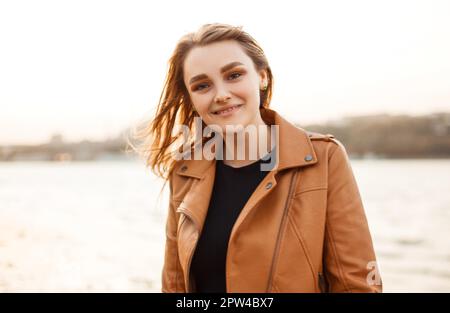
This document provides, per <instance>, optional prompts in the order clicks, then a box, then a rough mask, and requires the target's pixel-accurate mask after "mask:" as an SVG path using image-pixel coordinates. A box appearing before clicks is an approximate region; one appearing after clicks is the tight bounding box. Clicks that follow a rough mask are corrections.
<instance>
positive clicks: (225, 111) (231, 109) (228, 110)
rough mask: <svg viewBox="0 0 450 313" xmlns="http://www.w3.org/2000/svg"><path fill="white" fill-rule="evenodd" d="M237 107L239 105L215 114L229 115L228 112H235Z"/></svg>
mask: <svg viewBox="0 0 450 313" xmlns="http://www.w3.org/2000/svg"><path fill="white" fill-rule="evenodd" d="M237 107H238V105H237V106H234V107H231V108H229V109H226V110H223V111H218V112H215V114H222V113H227V112H230V111H233V110H234V109H236V108H237Z"/></svg>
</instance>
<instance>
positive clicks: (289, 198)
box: [266, 170, 298, 293]
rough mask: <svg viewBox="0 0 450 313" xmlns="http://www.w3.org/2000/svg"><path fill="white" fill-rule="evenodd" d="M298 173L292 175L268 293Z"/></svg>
mask: <svg viewBox="0 0 450 313" xmlns="http://www.w3.org/2000/svg"><path fill="white" fill-rule="evenodd" d="M297 173H298V170H297V171H295V172H294V174H293V175H292V178H291V182H290V185H289V192H288V196H287V198H286V204H285V206H284V211H283V217H282V218H281V224H280V229H279V230H278V236H277V242H276V244H275V250H274V252H273V257H272V264H271V266H270V273H269V282H268V283H267V289H266V293H269V292H270V286H271V285H272V281H273V271H274V269H275V261H276V258H277V256H278V250H279V249H280V240H281V235H282V231H283V229H284V224H285V223H286V217H287V212H288V208H289V204H290V203H291V196H292V192H293V190H294V185H295V182H296V181H297Z"/></svg>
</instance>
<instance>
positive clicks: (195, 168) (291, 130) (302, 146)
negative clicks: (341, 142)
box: [176, 108, 317, 179]
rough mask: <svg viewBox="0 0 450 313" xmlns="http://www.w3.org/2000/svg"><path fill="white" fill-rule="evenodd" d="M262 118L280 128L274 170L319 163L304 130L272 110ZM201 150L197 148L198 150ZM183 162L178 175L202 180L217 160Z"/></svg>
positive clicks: (263, 110) (267, 111) (265, 112)
mask: <svg viewBox="0 0 450 313" xmlns="http://www.w3.org/2000/svg"><path fill="white" fill-rule="evenodd" d="M261 117H262V119H263V120H264V122H266V123H267V125H278V126H279V136H278V141H277V143H278V144H277V145H276V147H277V149H276V153H277V154H276V160H277V161H278V162H277V163H278V164H277V165H276V166H275V168H274V171H275V172H279V171H282V170H284V169H288V168H292V167H299V166H307V165H312V164H315V163H317V156H316V153H315V151H314V148H313V145H312V143H311V140H310V138H309V136H308V133H307V132H306V131H305V130H304V129H302V128H300V127H297V126H295V125H293V124H291V123H290V122H288V121H287V120H285V119H284V118H283V117H282V116H281V115H279V114H278V113H277V112H276V111H274V110H271V109H266V108H263V109H261ZM199 148H200V147H197V149H199ZM191 155H192V154H191ZM181 162H182V164H181V165H180V167H178V170H177V171H176V173H177V174H178V175H182V176H188V177H195V178H199V179H202V178H203V177H204V175H205V174H206V173H207V172H208V171H207V169H208V168H209V167H210V166H212V165H214V164H215V162H216V160H215V159H213V160H207V159H205V158H202V159H201V160H182V161H181Z"/></svg>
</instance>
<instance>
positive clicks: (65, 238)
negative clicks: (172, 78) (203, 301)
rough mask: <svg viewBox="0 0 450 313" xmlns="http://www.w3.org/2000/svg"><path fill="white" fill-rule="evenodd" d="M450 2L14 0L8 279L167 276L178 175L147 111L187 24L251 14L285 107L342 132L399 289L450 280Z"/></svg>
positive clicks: (97, 286) (2, 218) (0, 108)
mask: <svg viewBox="0 0 450 313" xmlns="http://www.w3.org/2000/svg"><path fill="white" fill-rule="evenodd" d="M449 14H450V2H448V1H437V0H423V1H412V0H410V1H399V0H390V1H376V2H375V1H361V0H360V1H320V0H319V1H298V0H297V1H261V0H260V1H235V0H229V1H222V2H211V1H197V0H191V1H170V0H168V1H164V2H158V3H157V4H156V2H150V1H98V0H90V1H76V2H73V1H39V2H37V1H0V292H24V291H42V292H50V291H133V292H135V291H136V292H139V291H141V292H159V291H160V287H161V282H160V279H161V269H162V263H163V253H164V240H165V233H164V231H165V217H166V213H167V212H166V210H167V204H168V191H167V189H166V190H165V191H164V192H163V193H162V194H161V196H160V197H159V191H160V188H161V186H162V180H160V179H158V178H156V177H155V176H154V175H153V174H152V173H151V172H150V171H149V170H148V169H146V168H145V164H144V161H143V160H142V159H139V158H138V157H137V156H136V155H133V154H127V153H124V150H125V138H126V135H127V134H128V133H129V129H130V128H131V127H133V125H136V124H137V123H138V122H140V121H142V120H143V119H145V118H149V117H151V116H152V113H153V112H154V110H155V108H156V104H157V101H158V100H159V96H160V93H161V91H162V87H163V82H164V78H165V75H166V71H167V64H168V63H167V62H168V59H169V57H170V55H171V53H172V50H173V48H174V47H175V44H176V42H177V40H178V39H179V38H180V37H181V36H182V35H184V34H185V33H187V32H190V31H195V30H196V29H197V28H198V27H199V26H201V25H202V24H204V23H211V22H222V23H229V24H233V25H240V26H244V30H246V31H247V32H249V33H250V34H251V35H252V36H253V37H255V38H256V39H257V41H258V42H259V43H260V44H261V46H262V47H263V49H264V50H265V52H266V54H267V57H268V59H269V62H270V65H271V68H272V71H273V73H274V77H275V80H274V82H275V84H274V96H273V100H272V104H271V106H272V108H274V109H275V110H277V111H278V112H280V114H281V115H282V116H284V117H285V118H287V119H288V120H290V121H291V122H293V123H295V124H297V125H298V126H300V127H302V128H306V129H308V130H312V131H318V132H324V133H331V134H333V135H335V137H337V138H338V139H339V140H341V141H342V142H343V143H344V145H345V146H346V148H347V151H348V153H349V155H350V157H351V163H352V166H353V170H354V172H355V176H356V179H357V181H358V184H359V187H360V191H361V194H362V197H363V201H364V205H365V209H366V214H367V217H368V221H369V226H370V230H371V232H372V236H373V240H374V245H375V249H376V253H377V257H378V264H379V268H380V271H381V275H382V279H383V283H384V291H385V292H449V291H450V243H449V239H448V238H450V228H449V226H448V225H449V221H450V195H449V189H448V186H449V185H450V175H449V174H450V58H449V57H448V56H449V55H450V41H449V40H448V38H450V19H449V18H448V16H449Z"/></svg>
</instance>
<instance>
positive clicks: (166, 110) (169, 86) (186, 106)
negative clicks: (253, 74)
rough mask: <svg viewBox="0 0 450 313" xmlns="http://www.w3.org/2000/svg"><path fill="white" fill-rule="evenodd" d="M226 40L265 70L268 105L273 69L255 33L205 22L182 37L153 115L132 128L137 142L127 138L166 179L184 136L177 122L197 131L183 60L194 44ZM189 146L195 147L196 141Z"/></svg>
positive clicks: (264, 100) (262, 96)
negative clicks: (173, 149) (173, 150)
mask: <svg viewBox="0 0 450 313" xmlns="http://www.w3.org/2000/svg"><path fill="white" fill-rule="evenodd" d="M224 40H235V41H236V42H238V43H239V44H240V46H241V47H242V48H243V50H244V52H245V53H246V54H247V55H248V56H249V57H250V58H251V59H252V60H253V63H254V65H255V68H256V70H257V71H260V70H262V69H264V70H266V72H267V88H266V89H265V90H261V91H260V99H261V100H260V108H268V107H269V104H270V100H271V98H272V87H273V77H272V72H271V69H270V67H269V64H268V61H267V58H266V56H265V54H264V52H263V50H262V48H261V47H260V46H259V44H258V43H257V42H256V40H255V39H253V37H251V36H250V35H249V34H248V33H246V32H245V31H243V30H242V26H231V25H227V24H221V23H213V24H205V25H203V26H201V27H200V28H199V29H198V30H197V31H196V32H193V33H188V34H186V35H184V36H183V37H181V39H180V40H179V41H178V43H177V45H176V47H175V49H174V51H173V53H172V56H171V57H170V59H169V62H168V63H169V70H168V72H167V75H166V78H165V82H164V88H163V90H162V93H161V96H160V99H159V103H158V106H157V109H156V114H155V116H154V118H153V119H152V120H151V121H150V122H148V123H143V124H142V125H141V128H139V127H137V128H135V129H133V130H132V136H131V137H132V140H133V141H135V142H138V144H137V145H135V144H133V143H131V142H130V141H128V144H129V146H130V147H132V149H133V150H135V151H137V152H139V154H141V155H143V156H144V158H145V160H146V165H147V167H150V168H151V170H152V171H153V173H155V174H156V175H157V176H159V177H162V178H164V179H165V180H166V181H167V180H168V178H169V176H170V174H171V173H172V170H173V167H174V164H175V162H176V161H175V160H174V158H173V157H172V153H171V152H170V148H171V146H172V145H173V143H174V142H176V141H177V140H179V139H180V137H181V136H182V135H181V134H175V135H174V134H172V131H173V129H174V126H175V125H176V123H177V122H179V123H180V124H182V125H186V126H188V127H189V129H190V130H192V131H194V129H193V126H194V125H193V124H194V117H196V116H198V114H197V112H195V110H194V107H193V105H192V102H191V100H190V96H189V92H188V90H187V88H186V86H185V84H184V80H183V63H184V60H185V58H186V56H187V54H188V53H189V51H191V50H192V48H194V47H202V46H206V45H208V44H211V43H215V42H219V41H224ZM204 127H205V125H204V123H203V128H204ZM202 130H203V129H202ZM190 146H191V148H193V143H191V144H190Z"/></svg>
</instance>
